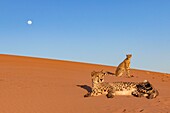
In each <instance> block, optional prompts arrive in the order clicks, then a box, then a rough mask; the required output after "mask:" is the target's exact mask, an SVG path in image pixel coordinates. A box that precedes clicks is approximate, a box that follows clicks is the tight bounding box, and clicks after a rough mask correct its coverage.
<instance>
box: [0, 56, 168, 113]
mask: <svg viewBox="0 0 170 113" xmlns="http://www.w3.org/2000/svg"><path fill="white" fill-rule="evenodd" d="M93 70H96V71H100V70H106V71H111V72H114V71H115V67H112V66H104V65H96V64H88V63H78V62H70V61H61V60H50V59H41V58H32V57H23V56H14V55H3V54H1V55H0V113H139V112H141V113H170V74H165V73H158V72H151V71H143V70H136V69H132V70H131V74H132V75H133V76H134V77H133V78H127V77H126V75H123V76H122V77H113V76H106V78H105V81H109V82H113V81H134V82H135V81H136V82H138V81H143V80H149V81H150V82H151V83H152V85H153V86H154V87H155V88H156V89H158V91H159V96H158V97H157V98H155V99H146V98H136V97H132V96H115V97H114V98H112V99H108V98H106V96H105V95H102V96H98V97H89V98H84V97H83V95H84V94H86V93H87V91H88V90H90V87H91V74H90V73H91V72H92V71H93ZM80 86H81V87H80Z"/></svg>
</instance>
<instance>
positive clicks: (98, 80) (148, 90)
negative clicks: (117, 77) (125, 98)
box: [84, 71, 159, 99]
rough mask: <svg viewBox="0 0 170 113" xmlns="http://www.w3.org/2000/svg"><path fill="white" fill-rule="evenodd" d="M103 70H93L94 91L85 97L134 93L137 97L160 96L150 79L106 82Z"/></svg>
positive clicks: (151, 97) (110, 96)
mask: <svg viewBox="0 0 170 113" xmlns="http://www.w3.org/2000/svg"><path fill="white" fill-rule="evenodd" d="M106 74H107V73H105V72H103V71H99V72H95V71H94V72H92V73H91V76H92V92H88V93H87V94H85V95H84V97H90V96H99V95H102V94H106V96H107V97H108V98H113V97H114V96H115V95H133V96H135V97H146V98H148V99H153V98H156V97H157V96H158V94H159V93H158V91H157V90H156V89H154V88H153V87H152V85H151V84H150V83H149V81H147V80H145V81H143V82H112V83H109V82H104V76H105V75H106Z"/></svg>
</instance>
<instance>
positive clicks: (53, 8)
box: [0, 0, 170, 73]
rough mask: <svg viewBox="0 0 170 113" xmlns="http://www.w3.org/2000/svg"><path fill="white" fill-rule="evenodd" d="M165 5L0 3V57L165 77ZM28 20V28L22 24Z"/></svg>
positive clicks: (168, 69)
mask: <svg viewBox="0 0 170 113" xmlns="http://www.w3.org/2000/svg"><path fill="white" fill-rule="evenodd" d="M169 6H170V1H169V0H29V1H28V0H1V1H0V42H1V43H0V53H1V54H15V55H24V56H34V57H43V58H53V59H60V60H71V61H78V62H88V63H96V64H104V65H111V66H117V65H118V64H119V63H120V62H121V61H122V60H123V59H124V58H125V55H126V54H128V53H131V54H132V55H133V58H132V61H131V62H132V63H131V67H132V68H136V69H144V70H151V71H158V72H165V73H170V60H169V58H170V7H169ZM29 19H31V20H32V21H33V24H32V25H28V24H27V21H28V20H29Z"/></svg>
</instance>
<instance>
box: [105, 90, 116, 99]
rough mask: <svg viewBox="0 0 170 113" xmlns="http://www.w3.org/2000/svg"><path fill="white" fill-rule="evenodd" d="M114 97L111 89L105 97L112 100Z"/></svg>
mask: <svg viewBox="0 0 170 113" xmlns="http://www.w3.org/2000/svg"><path fill="white" fill-rule="evenodd" d="M114 95H115V93H114V91H113V89H111V90H109V91H108V93H107V95H106V96H107V98H113V97H114Z"/></svg>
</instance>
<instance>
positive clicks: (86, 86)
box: [77, 85, 92, 92]
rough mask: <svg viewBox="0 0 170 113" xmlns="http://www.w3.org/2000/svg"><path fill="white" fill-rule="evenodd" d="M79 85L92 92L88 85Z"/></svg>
mask: <svg viewBox="0 0 170 113" xmlns="http://www.w3.org/2000/svg"><path fill="white" fill-rule="evenodd" d="M77 87H81V88H83V89H85V90H87V91H88V92H92V88H91V87H90V86H88V85H77Z"/></svg>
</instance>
